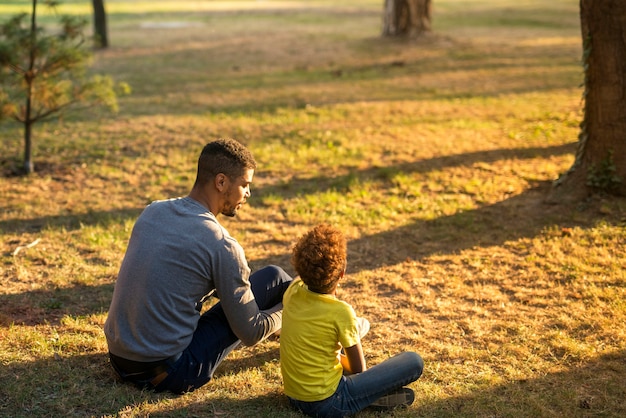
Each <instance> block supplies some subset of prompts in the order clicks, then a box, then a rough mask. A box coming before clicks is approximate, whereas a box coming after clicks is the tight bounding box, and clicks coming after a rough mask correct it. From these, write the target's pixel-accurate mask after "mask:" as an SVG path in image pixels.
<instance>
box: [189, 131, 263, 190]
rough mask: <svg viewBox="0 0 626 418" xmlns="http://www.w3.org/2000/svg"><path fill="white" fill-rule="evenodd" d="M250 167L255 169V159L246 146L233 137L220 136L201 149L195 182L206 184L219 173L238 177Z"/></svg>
mask: <svg viewBox="0 0 626 418" xmlns="http://www.w3.org/2000/svg"><path fill="white" fill-rule="evenodd" d="M250 168H251V169H256V161H255V160H254V157H253V156H252V153H251V152H250V151H249V150H248V148H246V147H245V146H244V145H243V144H242V143H240V142H238V141H236V140H234V139H231V138H220V139H218V140H215V141H213V142H209V143H208V144H206V145H205V146H204V148H203V149H202V152H201V153H200V157H199V158H198V173H197V177H196V183H199V184H206V183H207V182H209V181H211V180H212V179H213V178H215V176H217V175H218V174H220V173H222V174H225V175H226V176H228V177H229V178H234V177H238V176H241V175H242V174H243V173H244V171H245V170H247V169H250Z"/></svg>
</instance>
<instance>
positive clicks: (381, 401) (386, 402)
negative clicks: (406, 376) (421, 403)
mask: <svg viewBox="0 0 626 418" xmlns="http://www.w3.org/2000/svg"><path fill="white" fill-rule="evenodd" d="M414 400H415V392H413V389H409V388H400V389H396V390H394V391H392V392H390V393H388V394H386V395H384V396H381V397H380V398H378V399H377V400H376V401H374V402H373V403H371V404H370V406H369V407H370V408H372V409H374V410H376V411H387V410H390V409H394V408H397V407H401V406H404V407H406V406H409V405H411V404H412V403H413V401H414Z"/></svg>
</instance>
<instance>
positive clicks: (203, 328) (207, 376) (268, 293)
mask: <svg viewBox="0 0 626 418" xmlns="http://www.w3.org/2000/svg"><path fill="white" fill-rule="evenodd" d="M291 280H292V279H291V277H290V276H289V275H288V274H287V273H285V272H284V271H283V270H282V269H281V268H280V267H276V266H267V267H264V268H262V269H261V270H258V271H256V272H254V273H253V274H252V275H251V276H250V285H251V287H252V293H253V294H254V298H255V299H256V303H257V305H258V306H259V309H261V310H264V309H269V308H271V307H272V306H275V305H276V304H278V303H281V302H282V301H283V293H285V290H287V287H289V284H290V283H291ZM239 344H240V341H239V339H238V338H237V336H236V335H235V334H234V333H233V331H232V330H231V328H230V325H228V320H227V319H226V315H225V314H224V310H223V309H222V306H221V304H220V303H217V304H215V305H214V306H213V307H211V309H209V310H208V311H207V312H205V313H204V314H202V316H201V317H200V320H199V322H198V327H197V328H196V331H195V332H194V335H193V339H192V340H191V343H190V344H189V346H188V347H187V348H186V349H185V350H184V351H183V352H182V355H181V356H180V358H179V359H178V360H176V362H174V363H173V364H171V365H170V366H169V369H168V370H167V372H168V375H167V377H166V378H165V379H164V380H163V381H162V382H161V383H159V384H158V385H157V386H156V387H155V388H154V389H155V390H156V391H157V392H161V391H165V390H167V391H170V392H174V393H185V392H191V391H193V390H195V389H197V388H199V387H200V386H202V385H204V384H206V383H207V382H208V381H209V380H211V378H212V377H213V373H214V372H215V369H216V368H217V367H218V366H219V365H220V363H221V362H222V361H223V360H224V359H225V358H226V356H227V355H228V354H229V353H230V352H231V351H232V350H233V349H235V348H236V347H237V346H238V345H239Z"/></svg>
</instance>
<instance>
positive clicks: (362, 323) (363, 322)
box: [356, 316, 370, 340]
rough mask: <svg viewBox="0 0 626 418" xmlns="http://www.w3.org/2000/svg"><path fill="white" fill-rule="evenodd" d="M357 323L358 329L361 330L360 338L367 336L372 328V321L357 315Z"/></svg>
mask: <svg viewBox="0 0 626 418" xmlns="http://www.w3.org/2000/svg"><path fill="white" fill-rule="evenodd" d="M356 325H357V329H358V330H359V339H361V340H362V339H363V337H365V334H367V333H368V331H369V330H370V321H368V320H367V319H365V318H362V317H360V316H357V318H356Z"/></svg>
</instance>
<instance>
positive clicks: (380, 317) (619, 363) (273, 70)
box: [0, 0, 626, 417]
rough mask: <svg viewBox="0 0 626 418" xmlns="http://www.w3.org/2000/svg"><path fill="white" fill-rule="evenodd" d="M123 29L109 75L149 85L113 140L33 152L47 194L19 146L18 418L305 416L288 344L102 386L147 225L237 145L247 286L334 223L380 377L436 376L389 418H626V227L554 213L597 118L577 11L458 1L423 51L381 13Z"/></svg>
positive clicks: (624, 213) (333, 6) (121, 19)
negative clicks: (123, 272)
mask: <svg viewBox="0 0 626 418" xmlns="http://www.w3.org/2000/svg"><path fill="white" fill-rule="evenodd" d="M20 3H21V4H27V3H28V2H26V1H23V2H4V3H2V4H0V17H2V18H6V17H8V16H9V15H11V14H12V13H15V8H16V7H18V6H19V4H20ZM68 3H70V4H68V5H66V6H63V7H66V8H67V11H68V12H70V13H77V14H81V13H84V14H89V13H90V9H89V4H88V2H68ZM106 3H107V9H108V12H109V25H110V37H111V42H112V47H111V48H110V49H108V50H106V51H103V52H98V53H97V55H96V59H95V62H94V71H97V72H104V73H109V74H111V75H113V76H114V77H115V78H116V79H118V80H120V81H126V82H128V83H129V84H131V86H132V88H133V94H132V95H131V96H127V97H123V98H122V99H121V103H120V108H121V112H120V114H118V115H110V114H106V113H102V114H101V113H98V112H97V111H90V112H79V113H72V114H68V115H67V116H66V117H65V119H64V121H63V123H58V122H56V121H53V122H48V123H45V124H43V125H40V126H38V127H36V130H35V137H34V141H35V146H36V148H35V165H36V169H37V170H38V172H37V173H36V174H35V175H33V176H31V177H28V178H22V177H18V176H15V175H14V174H13V173H14V172H15V170H16V167H18V166H19V164H20V163H19V159H20V156H21V155H20V154H21V147H22V144H21V132H20V130H19V129H18V127H17V126H16V125H11V124H3V125H0V135H1V137H2V141H3V142H2V156H1V157H0V171H1V174H2V177H0V233H1V234H2V239H1V240H0V280H1V282H2V290H0V362H1V364H2V368H1V369H0V415H3V416H11V417H26V416H28V417H38V416H41V417H43V416H81V417H82V416H94V417H139V416H153V417H155V416H156V417H159V416H162V417H165V416H167V417H170V416H174V417H183V416H235V417H247V416H259V417H276V416H281V417H296V416H298V415H297V414H295V413H294V412H292V411H290V409H289V408H288V406H287V404H286V402H285V399H284V397H283V395H282V386H281V383H282V382H281V379H280V369H279V363H278V342H276V341H267V342H263V343H261V344H259V345H258V346H256V347H252V348H243V349H241V350H238V351H236V352H235V353H234V354H233V355H232V356H231V357H230V358H228V359H227V360H226V361H225V362H224V364H223V365H222V367H221V368H220V369H219V371H218V374H217V375H216V376H215V379H214V380H213V381H212V382H211V383H210V384H208V385H207V386H206V387H204V388H202V389H200V390H198V391H196V392H194V393H191V394H187V395H184V396H180V397H177V396H173V395H168V394H153V393H150V392H141V391H138V390H136V389H134V388H133V387H131V386H128V385H125V384H122V383H121V382H119V381H118V380H117V379H116V377H115V375H114V373H113V372H112V371H111V369H110V366H109V364H108V360H107V356H106V343H105V340H104V336H103V333H102V324H103V323H104V320H105V318H106V314H107V309H108V305H109V302H110V298H111V293H112V289H113V285H114V282H115V277H116V274H117V269H118V268H119V264H120V262H121V258H122V256H123V254H124V250H125V247H126V243H127V239H128V236H129V234H130V230H131V228H132V226H133V223H134V221H135V219H136V217H137V216H138V215H139V213H140V211H141V209H142V208H143V207H144V206H145V204H147V203H148V202H150V201H151V200H154V199H161V198H169V197H173V196H180V195H184V194H185V193H187V191H188V190H189V188H190V186H191V183H192V181H193V178H194V174H193V173H194V170H195V159H196V158H197V154H198V152H199V150H200V148H201V146H202V145H204V143H206V142H207V141H209V140H210V139H212V138H215V137H218V136H233V137H235V138H238V139H240V140H242V141H243V142H245V143H246V144H247V145H248V146H249V147H250V148H251V149H252V151H253V152H254V154H255V156H256V158H257V160H258V161H259V170H258V172H257V174H256V176H255V180H254V184H253V190H252V199H251V200H250V202H249V205H248V206H247V207H246V208H244V210H242V211H241V212H240V216H239V217H238V218H237V219H234V220H229V219H223V222H224V224H225V226H226V227H227V228H228V229H229V230H230V232H231V233H232V234H233V235H234V236H236V237H237V238H238V239H239V240H240V242H241V243H242V244H243V246H244V248H245V249H246V252H247V256H248V259H249V262H250V264H251V266H252V268H253V269H254V268H259V267H261V266H263V265H265V264H268V263H275V264H279V265H282V266H284V267H285V268H286V269H287V270H289V271H292V269H291V267H290V265H289V250H290V246H291V245H292V243H293V242H294V241H295V239H296V238H297V237H298V236H299V235H300V234H301V233H303V232H304V231H306V230H307V229H308V228H309V227H311V226H312V225H314V224H316V223H318V222H322V221H329V222H333V223H335V224H337V225H338V226H340V227H341V228H342V229H343V230H344V231H345V232H346V234H347V235H348V237H349V257H350V259H349V267H348V274H347V277H346V280H345V281H344V282H343V283H342V287H341V290H340V291H341V296H342V297H343V298H344V299H345V300H347V301H349V302H350V303H352V304H353V306H354V307H355V309H356V310H357V312H358V313H359V314H361V315H363V316H365V317H367V318H368V319H369V320H370V321H371V323H372V329H371V331H370V334H369V335H368V337H367V338H366V339H365V340H364V349H365V352H366V358H367V360H368V362H369V363H370V364H376V363H378V362H380V361H382V360H384V359H385V358H387V357H388V356H390V355H392V354H394V353H397V352H400V351H403V350H414V351H417V352H419V353H420V354H421V355H422V356H423V357H424V359H425V362H426V370H425V373H424V375H423V377H422V378H421V379H420V380H419V381H418V382H416V383H414V384H412V385H411V387H412V388H414V389H415V390H416V392H417V401H416V403H415V404H414V405H413V406H412V407H411V408H409V409H408V410H404V411H396V412H394V413H393V416H398V417H409V416H410V417H414V416H425V417H426V416H428V417H431V416H432V417H435V416H440V417H449V416H455V417H508V416H510V417H513V416H514V417H537V416H540V417H553V416H575V417H589V416H603V417H618V416H623V415H624V414H625V413H626V408H625V406H624V403H623V399H624V396H625V395H626V393H625V389H624V385H623V382H624V378H623V377H624V375H625V374H626V342H625V341H626V335H625V334H626V303H625V302H624V301H625V298H624V294H625V291H624V289H625V282H626V277H625V274H624V268H623V266H624V265H626V253H625V251H624V248H625V247H624V244H625V243H626V232H625V230H624V226H625V225H626V224H625V222H626V201H625V200H624V199H623V198H614V197H608V196H595V197H593V198H591V199H589V200H587V201H584V202H580V203H579V204H577V205H575V206H565V205H548V204H546V203H544V199H545V196H546V194H547V193H548V191H549V188H550V185H551V182H552V181H553V180H554V179H556V178H557V177H558V176H559V174H560V173H563V172H564V171H566V170H567V169H568V168H569V166H570V165H571V164H572V162H573V155H574V151H575V141H576V138H577V135H578V124H579V123H580V120H581V117H582V114H581V95H582V90H581V88H580V83H581V81H582V70H581V67H580V56H581V40H580V33H579V32H580V31H579V26H578V25H579V23H578V10H577V8H578V4H577V2H574V1H571V0H559V1H553V2H542V1H539V0H524V1H515V2H514V1H511V0H497V1H489V2H487V1H479V0H472V1H460V0H440V1H437V2H434V28H435V32H434V34H433V35H430V36H428V37H426V38H425V39H420V40H416V41H411V42H408V41H392V40H388V39H381V38H380V37H379V31H380V24H381V5H380V4H379V3H380V2H374V1H367V2H360V1H359V2H357V1H346V2H342V3H341V4H338V3H336V2H327V1H310V2H295V1H294V2H279V1H264V2H209V1H196V2H171V1H170V2H167V1H155V2H127V1H126V2H114V1H107V2H106ZM174 5H175V6H176V8H172V6H174ZM129 6H130V7H129ZM19 7H22V6H19ZM46 19H50V20H48V22H51V21H52V19H51V18H49V17H46ZM173 22H174V23H176V25H173V24H172V23H173ZM181 23H186V25H182V24H181ZM30 244H32V245H31V246H29V245H30ZM360 416H364V417H368V416H375V414H373V413H368V412H365V413H362V414H360Z"/></svg>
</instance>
